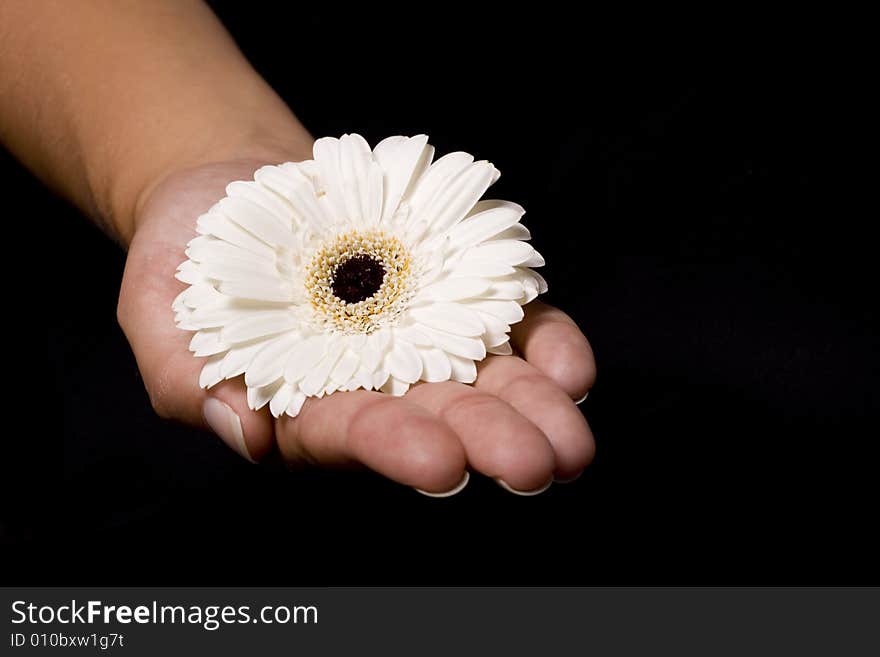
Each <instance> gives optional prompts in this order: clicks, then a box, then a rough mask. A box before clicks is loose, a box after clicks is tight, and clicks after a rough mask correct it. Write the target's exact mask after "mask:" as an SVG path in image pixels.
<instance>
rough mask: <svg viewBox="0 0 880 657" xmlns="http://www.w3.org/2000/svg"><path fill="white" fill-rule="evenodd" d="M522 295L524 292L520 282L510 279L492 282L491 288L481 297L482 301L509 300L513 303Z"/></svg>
mask: <svg viewBox="0 0 880 657" xmlns="http://www.w3.org/2000/svg"><path fill="white" fill-rule="evenodd" d="M524 294H525V290H524V289H523V284H522V282H521V281H519V280H516V279H512V280H506V281H504V280H501V281H499V280H495V281H492V286H491V287H490V288H489V289H488V290H486V291H485V292H483V294H482V295H481V296H482V298H483V299H510V300H511V301H514V300H516V299H520V298H522V296H523V295H524Z"/></svg>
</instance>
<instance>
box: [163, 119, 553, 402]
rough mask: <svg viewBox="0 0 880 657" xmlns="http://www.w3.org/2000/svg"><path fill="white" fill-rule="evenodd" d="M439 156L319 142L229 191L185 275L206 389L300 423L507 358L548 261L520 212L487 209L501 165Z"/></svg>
mask: <svg viewBox="0 0 880 657" xmlns="http://www.w3.org/2000/svg"><path fill="white" fill-rule="evenodd" d="M433 154H434V149H433V147H432V146H430V145H429V144H428V139H427V137H425V136H424V135H419V136H416V137H409V138H407V137H389V138H388V139H385V140H384V141H382V142H381V143H379V144H378V145H377V146H376V147H375V148H374V149H372V150H370V147H369V145H368V144H367V143H366V141H364V139H363V138H362V137H360V136H359V135H344V136H343V137H342V138H340V139H334V138H324V139H319V140H318V141H317V142H315V147H314V159H312V160H307V161H305V162H298V163H294V162H287V163H285V164H281V165H278V166H265V167H262V168H261V169H259V170H258V171H257V172H256V173H255V174H254V180H253V181H236V182H233V183H230V184H229V185H228V186H227V188H226V193H227V196H226V197H225V198H223V199H221V200H220V201H219V202H218V203H216V204H215V205H214V206H213V207H212V208H211V209H210V210H208V212H207V213H205V214H204V215H202V216H200V217H199V219H198V223H197V231H198V233H199V236H198V237H196V238H194V239H193V240H192V241H191V242H190V243H189V245H188V246H187V249H186V255H187V257H188V259H187V260H186V261H185V262H183V263H182V264H181V265H180V267H179V268H178V271H177V278H178V279H180V280H181V281H183V282H184V283H187V284H188V285H189V287H187V289H186V290H184V291H183V292H182V293H181V294H180V295H179V296H178V297H177V299H175V301H174V305H173V308H174V311H175V319H176V322H177V325H178V327H180V328H181V329H184V330H188V331H195V332H196V333H195V335H194V336H193V338H192V341H191V343H190V349H191V350H192V351H193V352H195V355H196V356H206V357H207V361H206V363H205V366H204V368H203V369H202V373H201V380H200V384H201V385H202V387H210V386H212V385H214V384H216V383H219V382H220V381H222V380H223V379H230V378H233V377H236V376H240V375H241V374H244V377H245V383H246V384H247V388H248V402H249V404H250V406H251V408H253V409H258V408H261V407H262V406H264V405H266V404H269V407H270V409H271V411H272V414H273V415H275V416H276V417H278V416H280V415H281V414H282V413H285V412H286V413H287V414H289V415H291V416H296V415H297V413H299V410H300V408H301V407H302V404H303V402H304V401H305V399H306V398H307V397H310V396H316V397H321V396H323V395H327V394H330V393H333V392H335V391H337V390H355V389H357V388H365V389H367V390H371V389H376V390H382V391H384V392H388V393H391V394H395V395H401V394H403V393H404V392H406V390H407V389H408V388H409V386H410V385H411V384H413V383H415V382H416V381H419V380H422V381H446V380H450V379H451V380H455V381H461V382H464V383H472V382H473V381H474V380H475V379H476V376H477V370H476V365H475V362H474V361H478V360H481V359H483V358H484V357H485V356H486V353H487V352H488V353H494V354H509V353H511V348H510V345H509V343H508V333H509V331H510V325H511V324H513V323H516V322H518V321H519V320H520V319H522V316H523V312H522V308H521V306H522V305H523V304H526V303H528V302H529V301H531V300H532V299H534V298H535V297H536V296H537V295H538V294H539V293H541V292H544V291H546V283H545V282H544V279H543V278H541V276H540V275H539V274H537V273H536V272H534V271H533V270H532V269H531V268H532V267H538V266H541V265H543V264H544V261H543V259H542V258H541V256H540V254H538V252H537V251H535V250H534V249H533V248H532V247H531V245H529V244H528V243H527V242H526V241H525V240H528V239H529V232H528V230H527V229H526V228H525V227H524V226H523V225H522V224H520V218H521V217H522V215H523V213H524V210H523V209H522V208H521V207H520V206H518V205H516V204H515V203H509V202H506V201H480V200H479V199H480V197H481V196H482V195H483V193H484V192H485V191H486V189H488V187H489V186H490V185H491V184H492V183H493V182H495V181H496V180H497V179H498V176H499V173H498V171H497V170H496V169H495V167H494V166H492V164H490V163H489V162H486V161H480V162H475V161H474V158H473V157H472V156H471V155H468V154H467V153H450V154H448V155H446V156H444V157H441V158H439V159H438V160H437V161H435V162H433V163H432V159H433Z"/></svg>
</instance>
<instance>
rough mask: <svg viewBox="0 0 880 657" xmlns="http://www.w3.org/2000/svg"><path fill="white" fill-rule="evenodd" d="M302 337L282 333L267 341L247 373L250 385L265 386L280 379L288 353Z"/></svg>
mask: <svg viewBox="0 0 880 657" xmlns="http://www.w3.org/2000/svg"><path fill="white" fill-rule="evenodd" d="M301 339H302V338H301V337H300V336H299V335H282V336H280V337H277V338H274V339H271V340H269V341H267V342H266V344H265V345H264V346H263V348H262V349H260V351H258V352H257V355H256V356H254V359H253V361H251V364H250V367H248V369H247V372H246V373H245V376H244V380H245V383H247V385H248V387H251V388H253V387H258V386H264V385H268V384H269V383H272V382H273V381H275V380H277V379H280V378H281V375H282V373H283V371H284V363H285V360H286V359H287V354H288V353H289V352H290V350H291V349H293V347H294V345H296V344H297V342H299V341H300V340H301Z"/></svg>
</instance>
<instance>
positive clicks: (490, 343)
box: [482, 333, 510, 351]
mask: <svg viewBox="0 0 880 657" xmlns="http://www.w3.org/2000/svg"><path fill="white" fill-rule="evenodd" d="M482 338H483V344H484V345H486V351H489V350H490V349H493V348H495V347H497V346H498V345H501V344H504V343H505V342H508V341H509V340H510V336H509V335H507V333H484V334H483V336H482Z"/></svg>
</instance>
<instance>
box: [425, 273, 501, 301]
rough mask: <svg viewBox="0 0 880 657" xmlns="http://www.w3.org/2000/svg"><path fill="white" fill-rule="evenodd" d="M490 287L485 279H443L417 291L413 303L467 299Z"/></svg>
mask: <svg viewBox="0 0 880 657" xmlns="http://www.w3.org/2000/svg"><path fill="white" fill-rule="evenodd" d="M490 285H491V283H490V281H488V280H486V279H485V278H444V279H443V280H440V281H437V282H436V283H431V284H430V285H428V286H425V287H423V288H422V289H421V290H419V292H418V293H417V294H416V296H415V297H413V302H414V303H415V302H419V301H456V300H458V299H469V298H473V297H477V296H479V295H480V294H482V293H483V292H485V291H486V290H488V289H489V286H490Z"/></svg>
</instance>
